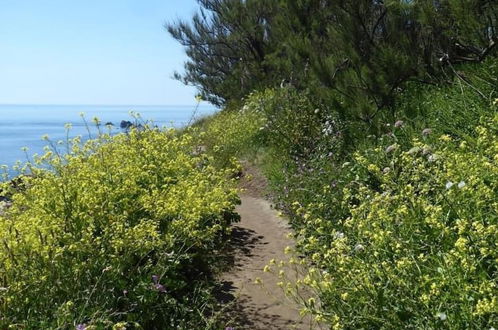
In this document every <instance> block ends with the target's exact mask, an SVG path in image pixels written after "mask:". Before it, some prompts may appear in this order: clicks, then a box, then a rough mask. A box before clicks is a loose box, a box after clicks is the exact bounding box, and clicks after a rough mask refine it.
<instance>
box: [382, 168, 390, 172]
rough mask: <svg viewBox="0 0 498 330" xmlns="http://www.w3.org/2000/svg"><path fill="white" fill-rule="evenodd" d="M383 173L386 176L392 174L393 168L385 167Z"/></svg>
mask: <svg viewBox="0 0 498 330" xmlns="http://www.w3.org/2000/svg"><path fill="white" fill-rule="evenodd" d="M382 172H383V173H384V174H387V173H389V172H391V168H390V167H384V169H383V170H382Z"/></svg>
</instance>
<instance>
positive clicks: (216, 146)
mask: <svg viewBox="0 0 498 330" xmlns="http://www.w3.org/2000/svg"><path fill="white" fill-rule="evenodd" d="M265 121H266V120H265V117H264V116H263V115H262V114H261V113H259V112H257V111H254V110H253V109H251V108H249V107H245V108H244V109H243V110H241V111H237V112H236V111H228V110H224V111H221V112H220V113H217V114H216V115H214V116H212V117H211V118H208V119H206V120H204V121H203V122H202V123H201V124H200V126H201V132H202V133H201V134H200V136H199V139H200V140H199V144H200V145H201V144H202V145H203V146H204V147H205V148H207V150H208V151H209V153H210V154H212V155H213V158H214V160H215V162H216V164H217V165H218V166H221V167H225V166H227V164H231V163H232V162H233V160H234V158H237V157H239V158H240V157H243V156H245V155H247V154H250V153H253V152H255V149H257V148H259V147H260V146H261V145H263V144H264V136H263V135H262V132H263V128H264V125H265Z"/></svg>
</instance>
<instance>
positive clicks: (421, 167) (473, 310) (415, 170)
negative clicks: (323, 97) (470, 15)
mask: <svg viewBox="0 0 498 330" xmlns="http://www.w3.org/2000/svg"><path fill="white" fill-rule="evenodd" d="M495 111H496V109H495ZM488 118H489V116H488ZM433 134H434V133H432V134H428V133H427V131H426V132H425V134H420V137H419V138H414V140H413V143H412V146H411V148H406V149H403V148H400V147H399V146H398V145H396V144H392V143H394V140H395V136H393V137H386V138H384V139H382V140H381V141H379V144H378V145H377V146H374V147H370V148H366V149H364V150H361V151H359V152H357V153H356V154H355V155H354V158H353V160H352V161H351V162H349V163H346V164H344V165H343V170H342V171H341V172H342V173H341V174H342V176H341V178H342V180H343V183H342V184H340V185H338V187H335V188H332V187H330V186H329V185H326V184H325V185H323V186H322V189H323V192H322V194H320V195H316V196H315V198H314V200H313V202H310V203H309V204H302V203H300V202H299V201H296V202H295V203H294V210H295V212H296V214H297V215H298V216H299V217H300V219H301V223H300V226H301V228H302V229H301V230H300V232H299V235H298V240H299V243H298V244H299V246H300V248H301V250H302V251H304V252H305V253H306V254H307V255H308V256H309V258H310V263H311V264H312V265H313V266H312V267H311V268H310V269H309V272H308V274H307V275H306V277H304V279H303V282H301V284H302V285H305V286H309V287H311V288H312V289H313V290H315V291H316V292H317V293H318V294H319V295H320V297H321V301H320V304H319V305H318V304H317V305H316V306H306V307H307V308H308V311H311V312H314V313H316V315H317V317H318V319H320V320H326V322H327V323H329V324H330V325H332V326H333V327H334V328H338V329H339V328H386V327H387V328H413V329H419V328H425V329H440V328H448V329H464V328H473V329H483V328H490V327H493V326H496V324H497V322H498V296H497V292H498V290H497V286H498V254H497V251H496V244H497V238H498V217H497V211H498V209H497V205H498V199H497V197H498V185H497V182H498V170H497V169H498V156H497V155H498V144H497V141H498V116H497V115H495V116H494V117H493V116H492V118H491V119H483V120H482V122H481V125H480V126H479V127H477V129H476V138H474V139H468V140H462V141H455V140H453V139H452V138H451V137H450V136H448V135H442V136H440V137H437V136H433ZM334 189H336V190H338V191H337V192H333V191H331V190H334ZM325 196H333V198H331V197H325ZM331 208H333V209H334V211H333V213H332V214H330V213H329V212H330V209H331ZM337 210H342V211H337ZM327 214H328V216H326V215H327Z"/></svg>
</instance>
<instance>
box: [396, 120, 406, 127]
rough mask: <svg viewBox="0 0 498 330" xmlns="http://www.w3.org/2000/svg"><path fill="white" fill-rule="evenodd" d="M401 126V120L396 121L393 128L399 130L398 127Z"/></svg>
mask: <svg viewBox="0 0 498 330" xmlns="http://www.w3.org/2000/svg"><path fill="white" fill-rule="evenodd" d="M403 124H404V122H403V121H402V120H398V121H396V122H395V123H394V127H396V128H400V127H402V126H403Z"/></svg>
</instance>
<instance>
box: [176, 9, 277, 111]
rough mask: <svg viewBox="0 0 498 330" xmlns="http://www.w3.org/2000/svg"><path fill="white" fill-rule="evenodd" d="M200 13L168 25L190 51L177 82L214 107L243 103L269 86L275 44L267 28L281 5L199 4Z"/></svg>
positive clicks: (177, 75)
mask: <svg viewBox="0 0 498 330" xmlns="http://www.w3.org/2000/svg"><path fill="white" fill-rule="evenodd" d="M198 2H199V4H200V5H201V10H200V12H199V13H197V14H195V15H194V16H193V17H192V22H191V23H188V22H183V21H180V22H177V23H175V24H169V25H168V26H167V28H168V31H169V32H170V34H171V35H172V36H173V37H174V38H175V39H176V40H178V41H179V42H180V43H181V44H182V45H183V46H185V47H186V52H187V55H188V56H189V61H187V62H186V63H185V73H184V74H183V75H182V74H178V73H177V74H176V78H177V79H179V80H182V81H183V82H184V83H185V84H193V85H195V86H197V87H198V88H199V91H200V94H201V95H202V97H203V98H204V99H206V100H208V101H210V102H212V103H213V104H215V105H226V104H227V103H229V102H238V101H239V100H240V99H242V98H243V97H244V96H245V95H247V94H248V93H249V92H250V91H252V90H253V89H257V88H260V87H261V86H264V82H265V81H266V80H267V78H268V77H267V76H268V75H269V74H270V73H271V71H270V70H269V68H268V66H267V65H266V64H265V57H266V56H267V54H268V53H270V49H272V47H273V44H274V41H273V40H272V38H271V35H270V32H269V29H268V26H269V22H270V21H271V19H272V17H273V16H274V15H275V12H276V2H273V1H271V2H268V1H262V0H251V1H242V0H236V1H232V0H230V1H219V0H198Z"/></svg>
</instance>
